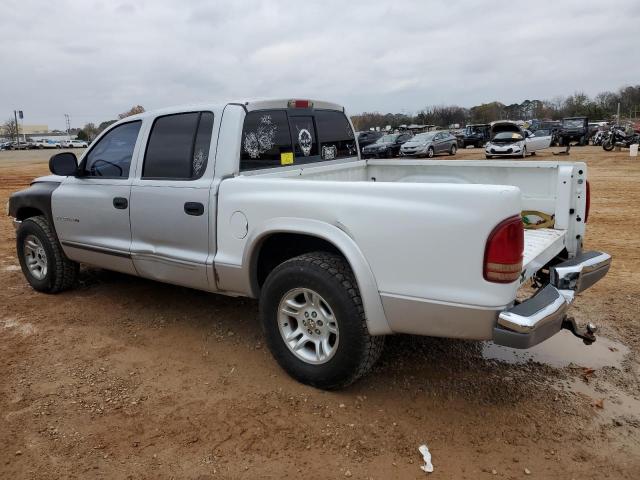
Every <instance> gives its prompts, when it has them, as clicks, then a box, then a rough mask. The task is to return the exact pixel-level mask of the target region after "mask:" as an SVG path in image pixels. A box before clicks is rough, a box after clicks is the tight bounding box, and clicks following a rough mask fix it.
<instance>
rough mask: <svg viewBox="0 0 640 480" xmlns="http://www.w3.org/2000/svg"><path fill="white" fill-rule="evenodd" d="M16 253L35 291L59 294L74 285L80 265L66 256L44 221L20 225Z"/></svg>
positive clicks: (27, 221) (38, 217)
mask: <svg viewBox="0 0 640 480" xmlns="http://www.w3.org/2000/svg"><path fill="white" fill-rule="evenodd" d="M16 250H17V252H18V260H19V261H20V267H21V268H22V273H23V274H24V276H25V278H26V279H27V281H28V282H29V284H30V285H31V286H32V287H33V288H34V289H35V290H37V291H39V292H44V293H58V292H62V291H63V290H68V289H69V288H71V287H72V286H73V285H74V284H75V282H76V279H77V278H78V270H79V265H78V263H76V262H74V261H72V260H69V259H68V258H67V256H66V255H65V254H64V252H63V251H62V247H61V246H60V243H59V242H58V239H57V238H56V235H55V233H54V232H53V229H52V228H51V226H50V225H49V223H48V222H47V220H46V219H45V217H43V216H37V217H30V218H27V219H26V220H24V221H23V222H22V223H21V224H20V227H19V228H18V232H17V235H16Z"/></svg>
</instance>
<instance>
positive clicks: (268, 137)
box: [243, 115, 278, 158]
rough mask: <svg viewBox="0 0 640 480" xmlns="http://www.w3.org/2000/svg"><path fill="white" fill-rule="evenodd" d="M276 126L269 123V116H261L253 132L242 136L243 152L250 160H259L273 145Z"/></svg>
mask: <svg viewBox="0 0 640 480" xmlns="http://www.w3.org/2000/svg"><path fill="white" fill-rule="evenodd" d="M277 131H278V126H277V125H276V124H275V123H273V122H272V121H271V115H263V116H262V117H261V118H260V123H259V124H258V128H256V130H255V131H254V132H248V133H247V134H245V136H244V142H243V146H244V151H245V152H247V153H248V154H249V156H250V157H251V158H260V155H262V154H263V153H264V152H266V151H267V150H270V149H271V148H273V146H274V145H275V138H276V132H277Z"/></svg>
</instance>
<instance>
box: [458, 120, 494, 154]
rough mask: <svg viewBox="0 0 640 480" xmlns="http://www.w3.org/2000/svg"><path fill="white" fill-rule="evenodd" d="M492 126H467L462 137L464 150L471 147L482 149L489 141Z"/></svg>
mask: <svg viewBox="0 0 640 480" xmlns="http://www.w3.org/2000/svg"><path fill="white" fill-rule="evenodd" d="M490 132H491V125H489V124H486V123H481V124H476V125H467V126H466V127H465V129H464V135H463V137H462V145H461V146H462V148H467V147H468V146H469V145H471V146H473V147H475V148H482V147H484V145H485V144H486V143H487V142H488V141H489V138H490V136H491V133H490Z"/></svg>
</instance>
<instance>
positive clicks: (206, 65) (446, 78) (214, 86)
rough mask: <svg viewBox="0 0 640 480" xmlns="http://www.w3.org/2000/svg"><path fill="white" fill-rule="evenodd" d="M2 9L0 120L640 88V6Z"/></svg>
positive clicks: (82, 3)
mask: <svg viewBox="0 0 640 480" xmlns="http://www.w3.org/2000/svg"><path fill="white" fill-rule="evenodd" d="M453 3H454V2H450V1H415V2H409V1H407V2H402V1H394V2H387V4H385V3H384V2H379V1H375V0H370V1H365V2H356V1H349V0H339V1H333V0H324V1H321V2H311V1H307V2H305V1H301V0H292V1H289V0H286V1H285V0H282V1H263V2H259V1H254V2H251V1H243V0H227V1H224V2H222V1H215V0H204V1H198V0H194V1H190V0H183V1H181V2H178V1H175V2H174V1H163V0H135V1H133V2H127V1H122V2H120V1H99V2H94V1H91V0H56V1H51V0H46V1H33V0H2V5H3V7H4V8H2V9H1V10H0V35H1V36H2V40H3V48H2V49H0V71H1V72H2V75H1V76H0V121H3V120H4V119H5V117H6V118H8V117H9V116H10V115H11V114H12V111H13V110H14V109H22V110H24V112H25V123H34V124H40V123H45V124H48V125H49V127H50V128H63V126H64V114H65V113H69V114H70V115H71V119H72V126H82V125H84V124H85V123H87V122H90V121H92V122H96V123H99V122H100V121H102V120H108V119H112V118H115V117H116V115H117V114H118V113H119V112H122V111H125V110H127V109H128V108H129V107H131V106H132V105H134V104H141V105H143V106H144V107H145V108H146V109H147V110H150V109H153V108H160V107H165V106H169V105H175V104H181V103H192V102H200V101H212V102H224V101H228V100H239V99H244V98H255V97H302V98H305V97H311V98H319V99H326V100H331V101H336V102H338V103H341V104H343V105H345V106H346V107H347V109H348V110H349V112H350V113H360V112H362V111H382V112H386V111H393V112H401V111H404V112H406V113H413V112H416V111H418V110H420V109H421V108H422V107H424V106H426V105H432V104H458V105H462V106H472V105H475V104H479V103H481V102H490V101H493V100H500V101H502V102H505V103H513V102H518V103H519V102H521V101H522V100H524V99H534V98H537V99H544V98H552V97H554V96H558V95H564V96H566V95H569V94H571V93H574V92H575V91H577V90H582V91H585V92H586V93H588V94H590V95H594V94H596V93H598V92H600V91H602V90H615V89H617V88H619V87H620V86H623V85H628V84H638V83H640V63H639V62H638V57H639V55H640V54H638V53H637V52H638V47H639V46H640V42H639V40H640V13H639V12H640V8H639V7H640V5H639V4H638V1H637V0H618V1H606V2H603V1H585V0H575V1H567V0H555V1H547V0H538V1H535V2H528V1H513V0H511V1H472V0H467V1H462V0H460V1H457V2H455V4H453Z"/></svg>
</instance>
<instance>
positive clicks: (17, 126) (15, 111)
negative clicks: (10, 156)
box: [13, 110, 20, 150]
mask: <svg viewBox="0 0 640 480" xmlns="http://www.w3.org/2000/svg"><path fill="white" fill-rule="evenodd" d="M13 118H14V120H15V122H16V138H17V139H18V150H20V124H19V123H18V111H17V110H14V111H13Z"/></svg>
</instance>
